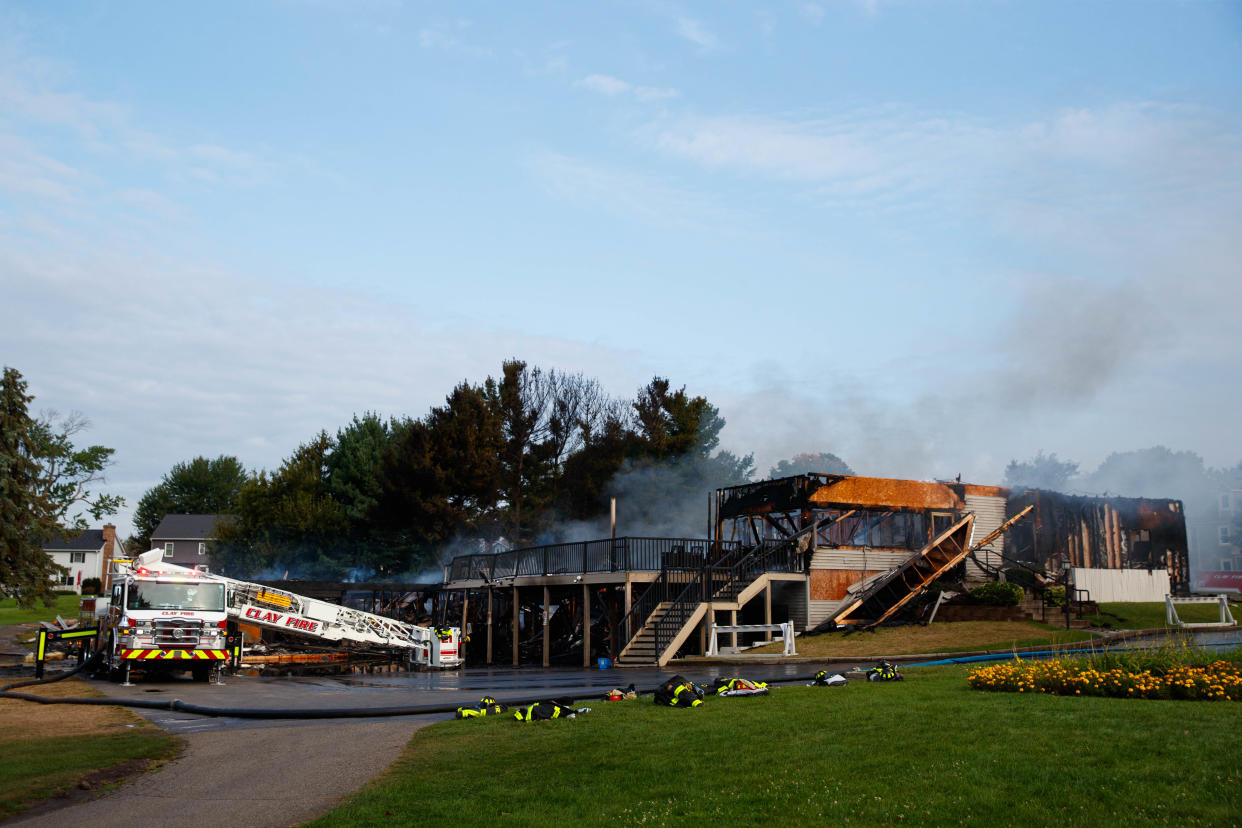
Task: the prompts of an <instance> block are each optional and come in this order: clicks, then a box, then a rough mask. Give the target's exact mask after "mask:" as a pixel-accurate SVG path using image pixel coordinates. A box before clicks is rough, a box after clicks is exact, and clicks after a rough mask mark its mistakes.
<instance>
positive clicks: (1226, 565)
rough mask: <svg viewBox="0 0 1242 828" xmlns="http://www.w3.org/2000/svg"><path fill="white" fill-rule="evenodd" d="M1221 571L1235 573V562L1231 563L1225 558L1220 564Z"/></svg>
mask: <svg viewBox="0 0 1242 828" xmlns="http://www.w3.org/2000/svg"><path fill="white" fill-rule="evenodd" d="M1220 571H1221V572H1233V561H1231V560H1230V559H1229V558H1225V559H1224V560H1222V561H1221V562H1220Z"/></svg>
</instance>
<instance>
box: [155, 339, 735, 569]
mask: <svg viewBox="0 0 1242 828" xmlns="http://www.w3.org/2000/svg"><path fill="white" fill-rule="evenodd" d="M724 424H725V422H724V420H723V418H721V416H720V412H719V410H718V409H717V408H716V407H715V406H714V405H712V404H711V403H709V402H708V401H707V399H706V398H704V397H702V396H693V395H690V394H688V393H687V392H686V390H685V388H684V387H682V388H674V387H673V386H672V384H671V383H670V381H669V380H668V379H666V378H663V377H655V378H653V379H652V380H651V381H650V382H649V383H647V384H646V385H645V386H643V387H642V388H640V389H639V390H638V393H637V394H636V395H635V397H634V398H633V399H629V400H623V399H619V398H614V397H612V396H610V395H609V394H608V393H607V392H606V391H605V390H604V389H603V387H602V386H601V385H600V383H599V382H598V381H597V380H595V379H592V378H589V377H586V376H584V375H582V374H573V373H566V372H560V371H556V370H544V369H541V368H539V367H537V366H532V365H528V364H527V363H526V362H524V361H522V360H517V359H514V360H509V361H506V362H504V363H503V365H502V366H501V372H500V375H499V376H498V377H495V378H493V377H488V378H487V379H486V380H484V381H483V382H480V383H472V382H469V381H463V382H461V383H459V384H458V385H457V386H456V387H454V388H453V389H452V391H451V392H450V393H449V394H448V395H447V396H446V397H445V400H444V403H443V404H441V405H437V406H434V407H433V408H431V410H430V411H428V412H427V414H425V415H424V416H422V417H420V418H417V419H413V418H409V417H392V418H387V419H385V418H383V417H381V416H379V415H378V414H375V413H364V414H362V415H361V416H359V415H355V416H354V417H353V418H352V420H351V421H350V422H349V423H348V424H347V425H345V426H344V427H342V428H340V429H338V430H337V431H336V433H335V434H332V433H329V432H328V431H326V430H325V431H321V432H320V433H318V434H316V435H314V436H312V437H311V438H310V439H309V440H307V441H306V442H304V443H302V444H301V445H299V446H298V447H297V449H295V450H294V451H293V453H292V454H290V455H289V456H288V457H287V458H286V459H285V460H284V461H283V462H282V463H281V464H280V466H279V467H278V468H277V469H275V470H272V471H267V470H263V471H258V472H257V473H247V472H246V470H245V469H244V468H243V467H242V465H241V463H240V462H238V461H237V459H236V458H235V457H230V456H222V457H219V458H216V459H214V460H210V459H207V458H202V457H200V458H195V459H194V460H192V461H189V462H187V463H181V464H178V465H177V466H175V467H174V468H173V469H172V470H171V471H170V472H169V473H168V474H167V475H165V476H164V479H163V480H162V481H161V483H160V484H159V485H157V486H156V487H154V488H153V489H151V490H150V491H148V492H147V493H146V494H145V495H144V496H143V498H142V500H141V501H140V502H139V504H138V508H137V510H136V512H135V518H134V524H135V532H136V537H135V539H134V543H136V544H138V545H139V546H142V545H144V544H145V543H148V542H149V540H150V536H151V533H152V532H153V531H154V529H155V527H156V526H157V525H158V523H159V521H160V519H161V518H162V517H163V516H164V514H165V513H168V512H200V513H228V514H230V515H231V516H232V518H231V520H229V521H227V522H222V523H221V524H220V525H218V527H217V536H218V537H217V540H216V542H215V544H214V548H213V550H212V559H213V562H214V563H215V564H216V565H217V566H219V567H221V568H222V569H223V570H224V571H225V572H226V573H228V574H230V575H236V576H253V575H256V574H258V573H267V574H275V575H276V576H280V575H282V574H283V573H284V572H286V571H288V572H290V573H291V574H295V575H296V576H297V577H302V578H308V579H333V580H335V579H341V578H350V577H352V578H380V579H383V578H393V577H397V576H401V575H406V576H411V575H413V574H415V573H418V572H419V571H420V570H424V569H426V568H428V567H431V566H435V565H437V564H438V563H439V562H440V561H441V559H442V558H443V557H445V556H446V555H447V554H448V553H451V552H453V551H456V550H460V551H474V550H490V549H497V548H512V547H517V546H525V545H531V544H535V543H543V542H553V541H557V540H565V539H574V540H577V539H582V537H585V536H592V537H598V536H599V533H600V532H603V533H605V534H606V533H607V524H606V523H605V522H604V520H603V518H604V516H606V515H607V512H608V508H609V498H610V497H612V496H614V495H616V494H618V493H619V492H625V496H624V504H623V507H622V508H623V514H625V515H626V516H627V521H626V526H627V527H629V528H630V529H631V530H637V529H638V528H641V529H642V532H641V533H649V532H651V531H653V530H664V532H665V533H670V534H688V533H693V534H696V535H698V534H701V532H702V525H701V524H703V522H704V518H703V517H702V516H703V515H705V513H706V503H705V499H706V496H707V494H708V493H709V492H711V491H712V490H714V489H715V488H717V487H719V486H727V485H733V484H737V483H743V482H746V481H748V480H750V479H751V477H752V476H753V473H754V468H753V460H752V458H751V457H750V456H745V457H739V456H737V455H734V454H732V453H731V452H728V451H723V450H720V449H719V435H720V430H721V428H723V426H724ZM633 479H641V480H642V481H643V486H642V487H641V491H639V490H637V489H638V487H630V488H627V487H626V481H627V480H633ZM690 515H693V516H694V517H693V521H692V522H691V520H690V517H689V516H690ZM632 533H633V534H639V533H640V532H639V531H632ZM571 535H572V536H573V537H570V536H571Z"/></svg>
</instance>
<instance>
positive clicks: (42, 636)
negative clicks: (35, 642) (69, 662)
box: [35, 630, 47, 661]
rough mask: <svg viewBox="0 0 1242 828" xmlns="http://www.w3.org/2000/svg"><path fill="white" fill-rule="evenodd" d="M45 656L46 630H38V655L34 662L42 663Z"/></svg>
mask: <svg viewBox="0 0 1242 828" xmlns="http://www.w3.org/2000/svg"><path fill="white" fill-rule="evenodd" d="M46 654H47V630H39V654H38V655H37V656H36V657H35V658H36V660H38V661H42V660H43V656H44V655H46Z"/></svg>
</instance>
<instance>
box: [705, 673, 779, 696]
mask: <svg viewBox="0 0 1242 828" xmlns="http://www.w3.org/2000/svg"><path fill="white" fill-rule="evenodd" d="M711 689H712V692H714V693H715V694H716V695H717V696H766V695H767V694H768V685H767V682H764V681H750V680H749V679H744V678H723V677H722V678H718V679H716V680H715V681H714V682H712V687H711Z"/></svg>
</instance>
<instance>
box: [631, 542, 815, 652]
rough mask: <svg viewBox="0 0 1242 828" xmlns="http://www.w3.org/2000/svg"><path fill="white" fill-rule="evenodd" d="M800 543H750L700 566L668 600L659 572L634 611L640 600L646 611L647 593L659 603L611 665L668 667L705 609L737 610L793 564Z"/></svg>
mask: <svg viewBox="0 0 1242 828" xmlns="http://www.w3.org/2000/svg"><path fill="white" fill-rule="evenodd" d="M800 540H801V538H798V537H791V538H786V539H784V540H782V541H778V542H775V543H768V544H760V545H756V546H754V547H750V548H747V549H743V550H740V551H739V552H738V553H736V554H734V555H731V556H729V557H727V558H723V559H721V560H719V561H717V562H715V563H713V564H711V565H709V566H706V567H704V568H703V569H702V571H700V572H697V573H695V574H694V576H693V577H692V578H690V579H689V580H682V581H681V582H680V584H679V586H680V587H681V591H680V592H679V593H678V594H677V596H676V598H675V599H673V600H668V598H669V597H671V596H672V589H671V587H672V586H673V585H672V584H670V583H667V582H663V583H662V581H664V580H665V575H664V574H663V573H662V575H661V578H660V579H657V582H656V583H653V584H652V585H651V587H649V588H648V591H649V593H650V594H644V595H643V597H642V598H640V600H639V604H636V605H635V610H637V609H638V608H639V606H640V605H642V604H643V602H646V606H648V607H651V606H652V604H651V600H652V597H651V596H652V595H655V594H658V595H659V596H660V597H662V598H663V599H664V600H661V601H660V602H659V603H658V604H655V605H654V608H652V609H650V610H645V609H644V610H643V612H646V618H645V619H644V620H643V621H642V626H641V627H640V628H639V630H638V632H637V633H636V634H634V636H633V638H631V639H630V641H629V643H628V644H626V645H625V647H624V648H622V650H621V653H620V654H619V655H618V657H617V664H618V665H619V666H635V665H651V664H656V665H659V666H661V667H663V666H664V665H666V664H668V662H669V661H671V660H672V659H673V657H674V656H675V655H676V654H677V651H678V650H679V649H680V648H681V647H682V645H684V644H685V643H686V640H687V639H688V638H689V637H690V635H691V634H692V633H693V632H694V629H695V627H697V626H698V625H699V623H700V622H702V620H703V618H704V617H705V616H706V615H707V613H708V612H709V611H712V610H740V609H741V608H742V607H743V606H744V605H745V604H746V603H747V602H748V601H750V600H751V599H752V598H754V597H755V596H756V595H758V594H759V593H760V592H761V591H762V590H763V588H764V587H766V586H767V585H768V583H769V582H770V581H771V580H772V579H771V577H770V575H769V572H772V571H776V572H788V571H792V570H791V569H790V567H791V566H794V565H796V561H797V557H796V552H797V548H798V543H799V541H800ZM704 598H708V599H709V600H704ZM631 620H632V619H631Z"/></svg>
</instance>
